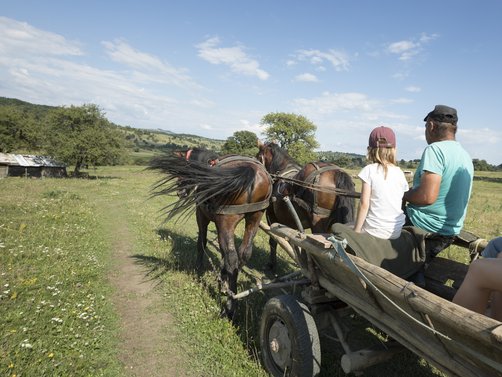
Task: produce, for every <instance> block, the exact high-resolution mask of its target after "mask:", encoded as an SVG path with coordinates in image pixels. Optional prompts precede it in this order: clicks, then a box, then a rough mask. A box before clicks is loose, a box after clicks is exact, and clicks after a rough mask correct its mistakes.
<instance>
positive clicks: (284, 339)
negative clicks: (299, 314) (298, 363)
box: [268, 320, 291, 370]
mask: <svg viewBox="0 0 502 377" xmlns="http://www.w3.org/2000/svg"><path fill="white" fill-rule="evenodd" d="M268 339H269V347H270V353H271V356H272V359H273V360H274V362H275V363H276V365H277V366H278V367H280V368H281V369H282V370H285V369H286V367H287V366H289V365H290V364H291V340H290V339H289V333H288V329H287V327H286V325H285V324H284V323H283V322H282V321H279V320H278V321H275V322H274V324H273V325H272V326H271V327H270V331H269V336H268Z"/></svg>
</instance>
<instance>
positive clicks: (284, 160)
mask: <svg viewBox="0 0 502 377" xmlns="http://www.w3.org/2000/svg"><path fill="white" fill-rule="evenodd" d="M267 147H268V148H270V149H271V151H272V161H271V163H270V172H271V173H276V172H278V171H280V170H283V169H284V168H285V167H286V166H288V165H293V166H295V167H298V168H300V165H299V164H298V163H297V162H296V161H295V160H294V159H293V157H291V156H290V155H289V153H288V151H287V150H286V149H284V148H281V147H280V146H278V145H277V144H275V143H268V144H267Z"/></svg>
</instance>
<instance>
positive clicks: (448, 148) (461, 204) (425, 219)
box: [406, 140, 474, 235]
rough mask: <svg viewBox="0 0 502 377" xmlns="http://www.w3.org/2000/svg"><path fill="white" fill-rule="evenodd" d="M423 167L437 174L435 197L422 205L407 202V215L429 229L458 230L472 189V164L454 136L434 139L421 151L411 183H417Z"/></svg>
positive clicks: (420, 226) (437, 230)
mask: <svg viewBox="0 0 502 377" xmlns="http://www.w3.org/2000/svg"><path fill="white" fill-rule="evenodd" d="M424 171H428V172H431V173H435V174H438V175H440V176H441V186H440V188H439V194H438V197H437V200H436V201H435V202H434V203H433V204H431V205H426V206H419V205H414V204H411V203H408V206H407V209H406V212H407V215H408V217H409V218H410V220H411V222H412V223H413V225H415V226H417V227H419V228H422V229H424V230H427V231H429V232H434V233H439V234H442V235H456V234H459V233H460V230H461V229H462V226H463V225H464V219H465V214H466V213H467V204H468V202H469V198H470V196H471V190H472V177H473V174H474V173H473V172H474V168H473V165H472V159H471V157H470V156H469V154H468V153H467V152H466V151H465V150H464V148H462V146H461V145H460V144H459V143H458V142H456V141H454V140H447V141H439V142H435V143H432V144H430V145H429V146H427V148H425V150H424V153H423V154H422V159H421V160H420V164H419V165H418V168H417V171H416V172H415V176H414V178H413V187H417V186H418V185H419V184H420V178H421V177H422V174H423V173H424Z"/></svg>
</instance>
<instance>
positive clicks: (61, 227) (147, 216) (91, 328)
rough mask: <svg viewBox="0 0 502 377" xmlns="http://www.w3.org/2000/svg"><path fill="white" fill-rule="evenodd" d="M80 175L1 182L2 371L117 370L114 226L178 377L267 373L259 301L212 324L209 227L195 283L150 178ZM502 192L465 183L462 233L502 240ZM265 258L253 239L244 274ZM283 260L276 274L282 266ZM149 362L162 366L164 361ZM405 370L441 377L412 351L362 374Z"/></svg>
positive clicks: (187, 226) (185, 240) (374, 336)
mask: <svg viewBox="0 0 502 377" xmlns="http://www.w3.org/2000/svg"><path fill="white" fill-rule="evenodd" d="M89 174H90V175H91V176H97V177H98V178H97V179H80V180H79V179H40V180H32V179H22V178H7V179H2V180H0V193H1V195H0V375H5V376H16V377H19V376H123V375H124V374H125V371H124V368H123V365H121V363H120V361H119V357H118V355H119V353H120V342H119V337H118V334H119V332H120V327H121V318H120V316H119V313H118V312H117V309H116V308H115V307H114V306H113V305H112V301H113V300H112V297H113V295H114V289H115V288H114V287H113V286H111V283H110V279H109V276H110V274H113V267H114V263H115V262H114V260H113V252H112V248H113V234H110V232H111V229H114V228H113V227H111V225H110V222H113V221H114V219H116V222H119V221H120V222H123V223H124V224H126V225H127V229H128V232H129V236H130V237H128V239H130V240H131V241H130V243H131V244H132V245H131V258H132V259H134V260H135V261H136V262H137V263H140V264H141V265H142V266H143V267H144V268H145V269H146V270H145V271H147V272H148V275H147V277H148V278H151V279H154V280H155V282H156V287H157V288H156V290H157V292H158V294H159V296H160V297H161V300H160V302H161V304H160V306H161V307H160V308H157V310H161V311H165V312H169V313H171V314H172V316H173V318H174V322H175V326H176V327H177V333H178V334H179V337H178V339H177V342H179V345H178V347H176V348H177V349H178V350H179V353H178V357H181V358H182V363H183V368H184V369H185V370H186V371H187V375H192V376H265V375H266V373H265V372H264V371H263V369H262V368H261V366H260V362H259V357H260V356H259V353H260V351H259V346H258V337H257V333H256V332H257V329H258V322H259V318H260V313H261V308H262V306H263V305H264V303H265V301H266V300H267V298H268V297H269V296H268V295H269V293H267V294H265V293H258V294H256V295H254V296H251V297H250V298H249V299H247V300H245V301H242V302H241V304H240V307H239V311H238V319H237V325H236V326H232V325H231V324H230V323H229V322H228V321H226V320H223V319H221V318H220V317H219V311H220V307H221V303H222V300H223V299H224V298H222V297H221V296H220V294H219V292H218V287H217V274H218V271H217V267H216V266H218V264H219V258H220V256H219V253H218V251H217V250H216V248H215V247H214V244H215V243H216V232H215V229H214V226H213V225H211V227H210V233H209V240H210V247H209V257H210V259H211V261H212V264H211V263H208V264H207V272H206V273H205V274H204V275H203V276H202V277H201V278H200V279H198V278H197V276H196V274H195V273H194V271H193V266H194V261H195V255H196V234H197V227H196V224H195V219H193V218H190V219H189V220H188V221H186V222H179V223H168V224H163V223H162V218H161V217H159V215H160V213H159V210H160V209H161V208H162V207H163V206H164V205H165V204H167V202H168V201H169V200H171V199H169V198H155V199H148V194H149V189H150V187H151V184H152V183H153V182H154V181H155V180H156V179H157V178H159V177H158V176H156V175H154V174H153V173H151V172H145V171H143V170H142V168H139V167H109V168H101V169H99V170H91V171H89ZM481 175H482V174H481ZM490 177H491V178H502V174H498V175H497V174H495V177H494V176H493V175H490ZM501 188H502V183H500V181H497V179H495V180H494V179H491V180H476V181H475V182H474V191H473V196H472V200H471V203H470V207H469V212H468V217H467V221H466V227H465V228H466V230H469V231H472V232H474V233H476V234H478V235H480V236H482V237H485V238H488V239H489V238H492V237H495V236H498V235H500V234H501V224H502V214H501V213H502V211H501V210H502V208H501V207H502V190H501ZM112 210H113V211H116V212H110V211H112ZM267 250H268V240H267V238H266V237H265V236H264V235H263V234H261V233H259V235H258V236H257V237H256V239H255V248H254V254H253V258H252V260H251V261H250V264H249V267H250V271H251V274H257V275H261V274H263V266H264V265H265V262H266V260H267ZM446 253H447V254H449V255H450V256H451V257H453V258H456V259H465V260H466V253H465V251H464V250H461V249H458V248H454V247H452V248H450V249H449V250H448V251H447V252H446ZM282 255H283V258H282V259H281V262H280V268H279V274H281V273H286V272H287V271H289V270H291V269H292V265H291V264H290V263H289V260H288V259H287V258H286V257H285V256H284V254H282ZM147 272H145V274H146V273H147ZM251 274H249V273H248V274H241V280H240V283H241V289H247V288H248V287H250V286H251V285H252V284H253V283H254V280H255V278H254V277H253V275H251ZM352 324H353V325H354V324H355V325H357V326H356V327H357V331H354V332H353V333H352V335H351V337H352V338H353V339H355V340H356V341H359V340H361V341H362V340H363V339H364V340H365V341H369V342H370V343H371V342H378V341H379V339H381V338H382V335H381V334H380V333H379V331H377V330H375V329H373V328H372V327H371V326H369V324H367V323H366V322H365V321H363V320H360V319H358V318H355V319H353V321H352ZM160 330H161V329H159V331H160ZM322 342H323V367H322V376H342V375H343V373H342V371H341V369H340V367H339V358H340V356H341V354H342V350H341V347H340V346H339V345H338V344H337V343H336V342H334V341H332V340H330V339H328V338H326V339H324V340H323V341H322ZM159 357H163V358H165V359H166V362H169V355H159ZM397 358H398V359H397ZM396 360H397V361H396ZM405 374H407V375H409V376H413V377H414V376H432V375H441V374H440V373H439V372H437V371H435V370H434V369H433V368H432V367H430V366H429V365H428V364H427V363H426V362H425V361H424V360H421V359H420V358H418V357H416V356H415V355H413V354H410V353H404V354H401V355H399V356H397V357H396V358H395V359H394V360H393V361H390V362H387V363H384V364H382V365H379V366H376V367H373V368H370V369H369V370H368V371H367V372H366V373H365V375H368V376H382V375H388V376H397V375H405Z"/></svg>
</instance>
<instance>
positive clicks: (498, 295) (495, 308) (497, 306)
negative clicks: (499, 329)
mask: <svg viewBox="0 0 502 377" xmlns="http://www.w3.org/2000/svg"><path fill="white" fill-rule="evenodd" d="M499 240H500V241H502V237H499ZM499 246H500V245H499ZM497 260H500V261H502V252H499V253H498V256H497ZM491 317H492V318H494V319H496V320H497V321H500V322H502V291H496V292H493V293H492V302H491Z"/></svg>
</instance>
